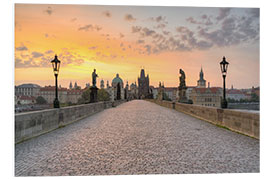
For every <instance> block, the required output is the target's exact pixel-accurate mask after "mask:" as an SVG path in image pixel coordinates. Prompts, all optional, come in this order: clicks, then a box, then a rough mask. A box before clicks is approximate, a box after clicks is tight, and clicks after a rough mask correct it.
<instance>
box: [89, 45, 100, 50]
mask: <svg viewBox="0 0 270 180" xmlns="http://www.w3.org/2000/svg"><path fill="white" fill-rule="evenodd" d="M97 48H98V47H97V46H91V47H89V48H88V49H89V50H95V49H97Z"/></svg>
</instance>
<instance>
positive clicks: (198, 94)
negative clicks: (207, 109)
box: [190, 87, 222, 107]
mask: <svg viewBox="0 0 270 180" xmlns="http://www.w3.org/2000/svg"><path fill="white" fill-rule="evenodd" d="M190 97H191V100H192V102H193V104H195V105H201V106H211V107H221V99H222V88H219V87H211V88H210V87H209V88H193V89H192V93H191V95H190Z"/></svg>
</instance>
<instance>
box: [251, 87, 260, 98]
mask: <svg viewBox="0 0 270 180" xmlns="http://www.w3.org/2000/svg"><path fill="white" fill-rule="evenodd" d="M251 91H252V93H255V94H256V95H257V96H259V97H260V87H256V88H254V87H252V89H251Z"/></svg>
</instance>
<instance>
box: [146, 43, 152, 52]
mask: <svg viewBox="0 0 270 180" xmlns="http://www.w3.org/2000/svg"><path fill="white" fill-rule="evenodd" d="M144 48H145V49H146V52H147V54H151V48H152V47H151V46H150V45H148V44H147V45H145V46H144Z"/></svg>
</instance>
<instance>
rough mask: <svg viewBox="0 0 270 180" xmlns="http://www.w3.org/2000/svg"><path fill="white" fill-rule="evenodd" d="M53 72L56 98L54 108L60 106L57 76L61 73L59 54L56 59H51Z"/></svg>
mask: <svg viewBox="0 0 270 180" xmlns="http://www.w3.org/2000/svg"><path fill="white" fill-rule="evenodd" d="M51 63H52V67H53V72H54V76H55V99H54V101H53V107H54V108H60V105H59V100H58V86H57V77H58V73H59V68H60V61H59V60H58V59H57V55H55V57H54V60H52V61H51Z"/></svg>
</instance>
